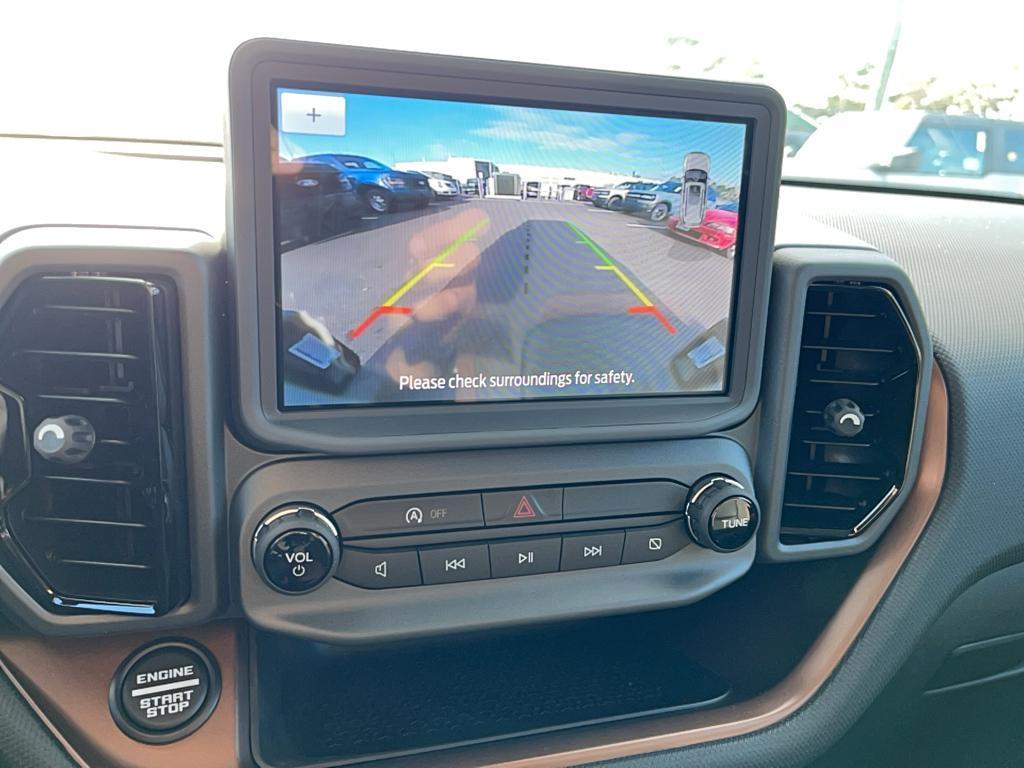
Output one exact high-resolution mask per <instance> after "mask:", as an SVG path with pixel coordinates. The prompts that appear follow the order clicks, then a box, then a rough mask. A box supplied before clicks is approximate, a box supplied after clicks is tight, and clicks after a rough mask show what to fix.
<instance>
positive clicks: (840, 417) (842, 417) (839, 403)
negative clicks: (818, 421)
mask: <svg viewBox="0 0 1024 768" xmlns="http://www.w3.org/2000/svg"><path fill="white" fill-rule="evenodd" d="M821 415H822V418H823V419H824V420H825V426H826V427H828V428H829V430H831V432H832V433H833V434H835V435H838V436H839V437H856V436H857V435H859V434H860V433H861V431H862V430H863V429H864V411H862V410H861V409H860V406H859V405H857V404H856V403H855V402H854V401H853V400H850V399H849V398H847V397H841V398H839V399H838V400H833V401H832V402H831V403H829V404H828V405H826V406H825V410H823V411H822V412H821Z"/></svg>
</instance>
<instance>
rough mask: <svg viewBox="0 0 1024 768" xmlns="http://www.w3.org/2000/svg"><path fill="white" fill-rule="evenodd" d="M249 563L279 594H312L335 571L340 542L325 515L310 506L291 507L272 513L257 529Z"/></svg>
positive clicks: (339, 555) (331, 521)
mask: <svg viewBox="0 0 1024 768" xmlns="http://www.w3.org/2000/svg"><path fill="white" fill-rule="evenodd" d="M252 560H253V564H254V565H255V566H256V570H257V571H259V573H260V575H261V576H262V577H263V580H264V581H265V582H267V584H269V585H270V586H271V587H273V588H274V589H276V590H277V591H278V592H285V593H287V594H292V595H296V594H302V593H303V592H312V591H313V590H314V589H316V588H317V587H319V586H320V585H321V584H323V583H324V582H325V581H326V580H327V579H328V578H329V577H330V576H331V575H332V574H333V573H334V572H335V570H337V568H338V563H339V562H340V560H341V539H340V538H339V535H338V529H337V527H336V526H335V525H334V521H333V520H331V518H330V516H329V515H328V514H327V513H326V512H324V511H323V510H321V509H318V508H317V507H314V506H312V505H310V504H290V505H288V506H286V507H281V508H279V509H276V510H274V511H273V512H271V513H270V514H269V515H267V516H266V517H265V518H263V521H262V522H261V523H260V524H259V527H257V528H256V533H255V534H253V540H252Z"/></svg>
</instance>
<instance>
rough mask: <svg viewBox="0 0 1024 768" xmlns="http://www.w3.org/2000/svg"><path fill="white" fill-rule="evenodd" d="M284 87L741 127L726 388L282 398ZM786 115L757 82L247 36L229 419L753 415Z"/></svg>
mask: <svg viewBox="0 0 1024 768" xmlns="http://www.w3.org/2000/svg"><path fill="white" fill-rule="evenodd" d="M296 85H301V87H303V88H310V89H316V90H331V91H342V92H343V91H345V90H346V89H350V90H357V91H361V92H367V91H369V92H379V93H390V94H397V93H400V94H401V95H404V96H410V97H413V98H415V97H417V96H420V97H424V98H435V99H437V98H441V99H445V98H448V99H453V100H472V101H482V102H499V103H516V104H524V105H529V106H536V107H547V108H554V109H581V110H588V111H598V112H601V111H605V112H617V113H627V114H648V115H657V116H661V117H670V118H671V117H677V118H681V119H694V118H697V119H704V120H716V119H717V120H721V121H725V122H737V121H739V122H743V123H745V124H746V126H747V135H746V148H745V156H746V163H745V171H744V184H743V189H742V192H741V195H742V197H741V208H740V210H741V217H742V222H741V227H740V240H739V242H738V250H737V253H736V262H735V263H736V274H735V275H734V280H733V300H732V308H731V318H730V319H731V335H730V343H729V345H728V348H729V366H728V372H727V380H726V389H725V391H724V392H723V393H721V394H717V393H716V394H707V395H704V394H666V395H644V396H642V397H622V396H610V397H585V398H553V399H542V400H521V401H502V402H472V403H441V404H409V405H404V404H393V403H389V404H387V405H386V406H382V405H377V404H366V405H347V406H345V407H344V408H325V409H306V408H303V409H292V408H287V409H283V408H281V406H280V404H279V373H278V350H279V344H278V339H277V327H278V285H277V248H276V246H275V234H274V231H273V224H274V215H273V192H272V176H271V147H272V144H271V126H272V115H273V112H274V100H275V98H276V88H277V87H278V86H296ZM784 123H785V107H784V105H783V102H782V100H781V98H780V97H779V96H778V94H777V93H775V92H774V91H773V90H771V89H769V88H766V87H763V86H755V85H740V84H730V83H712V82H703V81H691V80H684V79H680V78H670V77H661V76H648V75H631V74H622V73H609V72H601V71H596V70H581V69H562V68H557V67H549V66H541V65H529V64H514V63H507V62H497V61H488V60H481V59H465V58H457V57H448V56H436V55H430V54H414V53H399V52H390V51H380V50H375V49H365V48H352V47H347V46H332V45H321V44H308V43H293V42H288V41H279V40H256V41H250V42H248V43H244V44H243V45H242V46H241V47H240V48H239V49H238V50H237V51H236V52H235V55H234V57H233V58H232V63H231V72H230V125H229V140H228V147H227V157H228V164H229V199H230V204H229V226H228V251H229V257H230V265H231V269H232V277H233V283H234V288H235V292H234V294H235V295H234V298H235V309H236V323H237V325H236V333H235V341H236V352H237V386H236V391H237V397H236V403H237V415H238V422H239V425H240V426H241V427H242V429H243V430H244V431H245V432H246V433H247V434H248V435H249V436H250V437H252V438H254V439H256V440H258V441H259V442H260V443H262V444H264V445H267V446H268V447H276V448H292V449H304V450H319V451H329V452H335V453H353V452H386V451H407V450H430V449H437V448H447V447H451V448H459V447H484V446H493V445H522V444H543V443H553V442H576V441H581V440H602V439H644V438H651V437H684V436H694V435H699V434H707V433H709V432H712V431H716V430H720V429H723V428H725V427H728V426H731V425H734V424H736V423H739V422H740V421H742V420H743V419H745V418H747V417H748V416H749V415H750V413H751V412H752V411H753V408H754V406H755V404H756V401H757V395H758V391H759V388H760V378H761V359H762V354H763V349H764V334H765V322H766V311H767V289H768V281H769V274H770V262H771V250H772V233H773V227H774V221H775V209H776V205H777V197H778V184H779V168H780V166H781V157H782V144H783V133H784V130H783V129H784ZM253 329H255V333H254V332H253Z"/></svg>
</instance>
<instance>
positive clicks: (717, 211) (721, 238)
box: [666, 208, 739, 259]
mask: <svg viewBox="0 0 1024 768" xmlns="http://www.w3.org/2000/svg"><path fill="white" fill-rule="evenodd" d="M666 226H667V227H668V231H669V232H671V233H672V234H673V235H675V236H676V237H683V238H686V239H687V240H694V241H696V242H698V243H700V244H701V245H706V246H708V247H709V248H714V249H715V250H716V251H718V252H719V253H720V254H721V255H722V256H725V258H727V259H731V258H734V257H735V256H736V230H737V227H738V226H739V214H737V213H736V211H727V210H723V209H721V208H709V209H708V210H707V212H706V213H705V214H704V223H702V224H701V225H700V226H699V227H690V228H689V229H686V228H684V227H681V226H679V216H671V217H669V219H668V221H667V223H666Z"/></svg>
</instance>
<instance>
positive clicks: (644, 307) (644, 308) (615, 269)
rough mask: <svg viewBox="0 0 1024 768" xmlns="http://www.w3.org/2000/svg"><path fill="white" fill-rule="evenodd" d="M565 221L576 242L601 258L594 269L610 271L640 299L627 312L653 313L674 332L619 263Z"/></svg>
mask: <svg viewBox="0 0 1024 768" xmlns="http://www.w3.org/2000/svg"><path fill="white" fill-rule="evenodd" d="M565 223H566V224H568V225H569V227H570V228H571V229H572V231H573V232H575V233H576V235H577V236H578V237H579V238H580V239H579V240H577V241H576V242H578V243H580V244H581V245H585V246H587V247H588V248H590V250H591V251H593V252H594V254H595V255H596V256H597V257H598V258H599V259H601V261H603V262H604V263H603V264H598V265H596V266H595V267H594V269H599V270H603V271H606V272H611V273H612V274H614V275H615V276H616V277H618V278H619V280H621V281H622V283H623V285H625V286H626V287H627V288H629V290H630V291H631V292H632V293H633V295H634V296H636V298H637V299H638V300H639V301H640V304H641V306H639V307H630V308H629V309H628V310H627V311H628V312H629V314H631V315H641V314H649V315H654V317H655V318H656V319H657V320H658V322H659V323H661V324H662V325H663V326H664V327H665V330H666V331H668V332H669V333H671V334H675V332H676V329H675V326H674V325H672V323H670V322H669V320H668V318H667V317H665V315H664V314H663V313H662V311H661V310H660V309H658V308H657V307H656V306H655V305H654V302H653V301H651V300H650V299H648V298H647V295H646V294H645V293H644V292H643V291H641V290H640V288H638V287H637V285H636V283H634V282H633V281H632V280H631V279H630V278H629V276H628V275H626V274H625V273H624V272H623V271H622V269H621V268H620V267H619V265H618V264H616V263H615V262H614V261H613V260H612V258H611V257H610V256H609V255H608V254H607V253H605V252H604V249H603V248H602V247H601V246H599V245H598V244H597V243H595V242H594V241H593V240H591V239H590V238H589V237H588V236H587V234H586V233H585V232H584V231H583V230H581V229H580V228H579V227H577V226H576V225H575V224H573V223H572V222H571V221H567V222H565Z"/></svg>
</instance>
